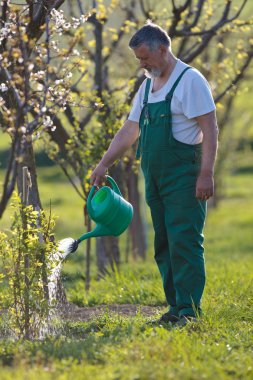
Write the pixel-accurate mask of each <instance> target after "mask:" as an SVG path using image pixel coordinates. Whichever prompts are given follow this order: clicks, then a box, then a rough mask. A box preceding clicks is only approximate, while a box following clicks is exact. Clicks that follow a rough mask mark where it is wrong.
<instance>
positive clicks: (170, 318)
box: [148, 311, 179, 325]
mask: <svg viewBox="0 0 253 380" xmlns="http://www.w3.org/2000/svg"><path fill="white" fill-rule="evenodd" d="M177 322H179V317H177V316H176V315H173V314H171V313H170V312H169V311H168V312H167V313H165V314H163V315H162V316H161V317H160V318H159V319H156V320H154V321H150V322H148V324H152V325H161V324H163V323H164V324H166V323H172V324H174V323H177Z"/></svg>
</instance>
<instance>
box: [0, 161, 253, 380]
mask: <svg viewBox="0 0 253 380" xmlns="http://www.w3.org/2000/svg"><path fill="white" fill-rule="evenodd" d="M237 163H238V164H237V170H235V171H234V173H233V175H228V176H226V179H225V181H224V184H223V185H224V199H222V200H221V201H220V204H219V207H218V208H217V209H215V210H209V213H208V219H207V225H206V229H205V235H206V267H207V286H206V290H205V294H204V299H203V305H202V306H203V309H204V315H203V317H202V318H201V319H200V320H199V321H198V322H197V323H195V324H190V325H189V326H187V327H185V328H183V329H175V328H174V329H172V328H170V327H164V326H160V327H152V326H150V325H148V324H147V323H146V322H147V321H149V320H150V318H151V317H150V316H149V315H148V314H147V313H145V312H143V310H144V308H143V309H141V306H142V307H143V306H146V307H148V306H149V307H150V308H151V311H152V312H153V314H154V315H156V314H157V315H158V314H159V313H161V312H162V311H164V310H166V306H165V302H164V297H163V292H162V289H161V282H160V278H159V275H158V271H157V268H156V266H155V264H154V262H153V258H152V256H153V252H152V244H150V245H149V251H148V259H147V261H146V262H145V263H143V262H138V263H136V262H132V261H130V262H129V263H128V264H124V263H123V262H122V265H121V270H120V272H116V273H114V274H111V275H110V276H107V277H106V278H104V279H103V280H101V281H100V282H97V281H96V280H95V276H94V278H93V280H92V283H91V290H90V292H89V293H88V294H86V292H85V288H84V281H83V272H84V271H83V270H82V266H84V257H83V250H81V251H79V252H78V253H77V254H76V256H75V257H72V258H70V259H69V260H68V261H67V262H66V263H65V265H64V267H63V273H62V279H63V283H64V286H65V289H66V291H67V296H68V299H69V300H70V301H72V302H75V303H76V304H77V305H79V306H82V308H83V310H87V308H89V307H90V308H91V307H93V308H94V305H95V306H96V307H98V308H99V307H102V306H101V305H104V304H106V305H108V307H106V306H105V307H104V308H103V309H100V312H99V313H97V314H94V316H93V317H92V318H72V317H71V313H70V314H69V315H68V316H66V318H65V319H64V320H63V321H59V320H58V321H57V324H56V327H55V334H52V335H50V336H49V337H47V338H46V339H44V340H41V341H36V342H29V341H26V342H22V341H19V342H15V341H12V340H11V339H8V338H6V337H5V338H3V339H2V340H1V341H0V360H1V363H2V366H1V380H7V379H8V380H11V379H13V378H15V379H16V380H21V379H26V380H32V379H46V380H49V379H54V380H55V379H61V380H65V379H66V380H67V379H69V380H70V379H71V380H72V379H85V380H86V379H87V380H89V379H98V380H99V379H106V380H107V379H122V380H124V379H136V380H137V379H170V378H171V379H196V380H197V379H243V380H244V379H252V378H253V365H252V357H253V323H252V300H253V297H252V296H253V294H252V293H253V291H252V289H253V287H252V285H253V284H252V272H253V256H252V248H253V242H252V227H253V212H252V209H253V201H252V197H251V192H252V187H253V176H252V173H253V167H252V166H250V160H249V159H248V157H247V158H246V159H245V158H244V156H242V159H241V160H240V161H238V159H237ZM39 180H40V181H41V186H42V197H43V199H44V202H46V199H48V201H47V202H48V205H49V200H50V197H52V201H51V202H52V208H53V210H54V212H55V213H56V214H58V215H59V221H58V226H57V234H58V237H59V238H60V237H63V236H64V235H66V234H68V232H69V234H68V235H70V236H71V235H72V234H73V233H76V234H79V233H80V232H82V230H83V227H82V215H81V212H80V204H81V202H80V200H79V199H78V197H75V196H74V195H73V192H72V190H71V189H68V185H67V184H66V182H65V181H64V180H63V178H62V177H61V175H60V174H59V173H58V172H57V171H56V169H55V168H51V169H47V170H46V169H41V171H40V175H39ZM49 184H50V186H51V187H50V186H49ZM52 189H53V191H52ZM62 189H64V191H62ZM48 205H47V206H48ZM78 205H79V206H78ZM47 206H46V207H47ZM73 209H74V210H75V209H76V210H78V212H77V211H76V212H75V216H74V217H73V214H72V216H71V212H72V213H73ZM71 210H72V211H71ZM5 222H6V220H5ZM122 239H123V242H122V244H123V243H124V241H125V240H124V239H125V237H124V236H123V237H122ZM149 239H150V240H152V232H150V236H149ZM93 265H94V263H93ZM115 304H117V305H122V310H120V309H119V310H118V311H117V312H112V311H110V310H112V309H111V308H110V305H115ZM129 304H132V305H135V307H136V313H132V314H131V313H125V312H124V308H123V306H124V305H129ZM90 310H91V309H90ZM101 310H102V311H101ZM1 328H2V329H3V325H2V327H1Z"/></svg>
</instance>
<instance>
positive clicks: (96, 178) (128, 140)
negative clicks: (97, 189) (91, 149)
mask: <svg viewBox="0 0 253 380" xmlns="http://www.w3.org/2000/svg"><path fill="white" fill-rule="evenodd" d="M138 135H139V125H138V123H136V122H133V121H130V120H127V121H126V122H125V123H124V125H123V127H122V128H121V129H120V130H119V131H118V132H117V133H116V135H115V136H114V138H113V140H112V142H111V144H110V146H109V148H108V150H107V152H106V153H105V154H104V156H103V158H102V159H101V161H100V162H99V164H98V165H97V167H96V168H95V169H94V170H93V172H92V174H91V183H92V184H95V185H97V186H99V185H100V184H101V183H102V181H103V179H104V176H105V174H106V171H107V169H108V168H109V167H110V166H111V165H112V164H113V163H114V161H116V160H117V159H118V158H120V157H121V156H122V155H123V154H124V153H125V152H126V151H127V149H129V148H130V147H131V146H132V145H133V144H134V142H135V141H136V140H137V138H138Z"/></svg>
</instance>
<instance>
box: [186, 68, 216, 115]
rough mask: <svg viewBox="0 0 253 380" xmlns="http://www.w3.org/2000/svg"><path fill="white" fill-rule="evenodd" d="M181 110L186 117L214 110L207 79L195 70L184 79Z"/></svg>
mask: <svg viewBox="0 0 253 380" xmlns="http://www.w3.org/2000/svg"><path fill="white" fill-rule="evenodd" d="M182 107H183V112H184V114H185V116H186V117H187V118H188V119H192V118H194V117H197V116H201V115H205V114H206V113H209V112H212V111H214V110H215V103H214V100H213V96H212V93H211V89H210V86H209V83H208V82H207V80H206V79H205V78H204V77H203V76H202V74H200V73H199V72H197V71H195V72H194V74H193V75H191V77H190V78H189V80H186V81H185V89H184V91H183V101H182Z"/></svg>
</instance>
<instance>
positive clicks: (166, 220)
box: [137, 67, 206, 316]
mask: <svg viewBox="0 0 253 380" xmlns="http://www.w3.org/2000/svg"><path fill="white" fill-rule="evenodd" d="M188 69H190V67H187V68H186V69H185V70H184V71H183V72H182V73H181V75H180V76H179V77H178V78H177V80H176V81H175V83H174V85H173V86H172V88H171V90H170V92H169V93H168V94H167V96H166V98H165V100H164V101H160V102H157V103H148V94H149V88H150V83H151V80H150V79H148V80H147V83H146V89H145V96H144V102H143V109H142V112H141V116H140V138H139V146H138V150H137V157H140V155H141V157H142V158H141V167H142V170H143V173H144V177H145V187H146V201H147V204H148V205H149V207H150V209H151V216H152V221H153V227H154V231H155V244H154V245H155V260H156V262H157V265H158V268H159V271H160V273H161V277H162V281H163V287H164V291H165V295H166V299H167V302H168V305H169V306H170V309H169V311H170V313H171V314H173V315H177V316H181V315H193V316H195V315H196V314H199V313H200V311H201V309H200V300H201V297H202V294H203V290H204V286H205V265H204V249H203V245H202V244H203V238H204V237H203V227H204V222H205V216H206V202H205V201H200V200H198V199H197V198H196V195H195V192H196V180H197V176H198V172H199V168H200V162H201V144H197V145H188V144H185V143H182V142H179V141H177V140H175V139H174V137H173V134H172V115H171V100H172V96H173V93H174V91H175V89H176V87H177V85H178V83H179V81H180V79H181V78H182V76H183V74H184V73H185V71H186V70H188Z"/></svg>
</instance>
